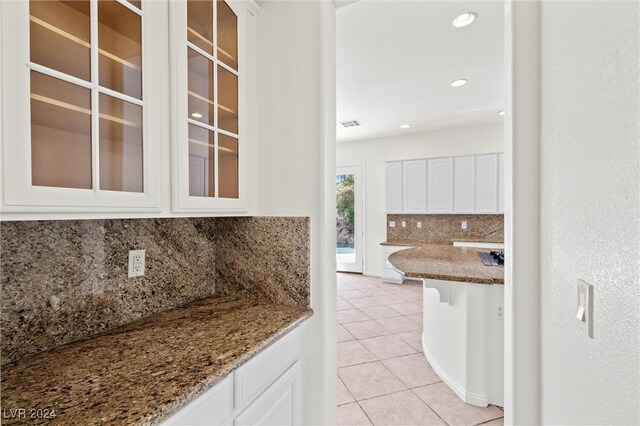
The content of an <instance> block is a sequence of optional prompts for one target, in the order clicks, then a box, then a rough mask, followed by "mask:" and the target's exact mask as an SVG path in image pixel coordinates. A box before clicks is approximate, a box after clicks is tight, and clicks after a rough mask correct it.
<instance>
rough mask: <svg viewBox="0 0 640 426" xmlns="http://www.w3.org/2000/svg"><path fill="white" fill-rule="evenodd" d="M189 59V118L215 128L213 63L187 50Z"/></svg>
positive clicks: (191, 50) (193, 51)
mask: <svg viewBox="0 0 640 426" xmlns="http://www.w3.org/2000/svg"><path fill="white" fill-rule="evenodd" d="M187 55H188V59H189V65H188V69H189V76H188V85H189V117H190V118H192V119H194V120H198V121H200V122H202V123H206V124H209V125H211V126H213V124H214V121H213V118H214V111H215V110H214V102H213V100H214V97H213V96H214V90H215V80H214V78H213V62H212V61H210V60H209V59H207V58H205V57H204V56H202V55H200V54H199V53H196V51H195V50H193V49H187Z"/></svg>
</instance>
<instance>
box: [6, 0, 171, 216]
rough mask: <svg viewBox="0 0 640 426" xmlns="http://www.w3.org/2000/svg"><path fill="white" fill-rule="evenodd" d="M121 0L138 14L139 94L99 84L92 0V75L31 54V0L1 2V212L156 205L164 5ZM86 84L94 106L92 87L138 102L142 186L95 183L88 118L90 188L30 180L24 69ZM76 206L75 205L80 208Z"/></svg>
mask: <svg viewBox="0 0 640 426" xmlns="http://www.w3.org/2000/svg"><path fill="white" fill-rule="evenodd" d="M120 3H121V4H122V5H123V6H125V7H127V8H129V9H131V10H133V11H134V12H136V13H138V14H139V15H141V16H142V63H143V68H142V70H143V71H142V82H143V88H142V101H140V100H138V99H134V98H131V97H129V96H126V95H124V94H121V93H119V92H115V91H113V90H109V89H107V88H104V87H100V86H99V85H98V82H97V80H96V79H95V76H96V75H97V74H96V71H95V70H97V69H98V55H97V49H98V45H97V43H98V39H97V25H98V23H97V13H96V10H97V9H96V8H97V0H91V8H92V13H91V32H92V35H91V37H92V40H91V44H92V54H91V69H92V76H93V78H92V82H87V81H84V80H81V79H78V78H76V77H73V76H70V75H67V74H64V73H62V72H59V71H56V70H53V69H50V68H47V67H44V66H41V65H38V64H34V63H31V62H30V59H29V55H30V53H29V52H30V47H29V2H28V1H14V2H0V15H1V16H0V22H1V25H0V28H1V33H0V41H1V45H0V51H1V58H0V59H1V62H2V73H1V75H2V114H3V116H2V124H3V128H2V161H3V185H4V188H3V189H4V191H3V195H4V196H3V200H2V211H3V212H78V211H80V210H81V211H83V212H132V211H140V212H157V211H160V180H161V179H160V177H159V172H160V150H161V143H160V140H161V138H162V134H161V131H160V126H159V122H160V120H161V118H160V117H161V115H162V114H161V112H162V111H161V108H162V97H161V96H162V95H161V94H162V77H161V75H162V72H160V71H161V69H160V68H161V67H163V66H164V64H162V62H161V60H160V59H161V58H160V57H159V56H158V55H157V54H154V52H157V51H158V49H163V48H165V46H163V45H162V40H163V29H165V30H166V26H163V25H162V23H163V22H165V21H166V5H164V4H163V3H161V2H155V1H150V0H143V3H144V5H143V11H142V12H140V11H138V10H137V9H136V8H134V7H132V6H131V5H130V4H129V3H126V2H120ZM31 70H34V71H39V72H41V73H43V74H46V75H49V76H52V77H55V78H58V79H61V80H64V81H67V82H70V83H73V84H76V85H78V86H82V87H85V88H88V89H91V90H92V111H93V115H96V116H97V114H96V112H97V102H98V101H97V98H98V93H105V94H108V95H110V96H113V97H116V98H118V99H121V100H125V101H127V102H131V103H134V104H137V105H142V106H143V168H144V169H143V185H144V186H143V192H141V193H135V192H124V191H107V190H101V189H100V185H99V172H98V165H99V141H98V138H97V135H96V134H95V132H96V131H97V129H96V123H97V119H96V118H95V117H94V118H93V121H92V162H91V163H92V164H91V165H92V189H77V188H58V187H45V186H34V185H32V182H31V177H32V174H31V113H30V102H31V101H30V97H31V96H30V95H31V93H30V71H31ZM79 208H81V209H79Z"/></svg>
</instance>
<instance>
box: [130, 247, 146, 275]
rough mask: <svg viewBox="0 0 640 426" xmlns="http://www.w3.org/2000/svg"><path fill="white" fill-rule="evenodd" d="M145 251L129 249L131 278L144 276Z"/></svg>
mask: <svg viewBox="0 0 640 426" xmlns="http://www.w3.org/2000/svg"><path fill="white" fill-rule="evenodd" d="M144 266H145V251H144V250H129V278H133V277H142V276H144Z"/></svg>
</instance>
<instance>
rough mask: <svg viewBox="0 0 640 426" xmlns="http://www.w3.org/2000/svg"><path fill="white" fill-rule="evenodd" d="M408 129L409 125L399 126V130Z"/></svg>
mask: <svg viewBox="0 0 640 426" xmlns="http://www.w3.org/2000/svg"><path fill="white" fill-rule="evenodd" d="M409 127H411V124H403V125H402V126H400V128H401V129H408V128H409Z"/></svg>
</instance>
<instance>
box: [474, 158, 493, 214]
mask: <svg viewBox="0 0 640 426" xmlns="http://www.w3.org/2000/svg"><path fill="white" fill-rule="evenodd" d="M497 212H498V155H497V154H488V155H478V156H477V157H476V213H487V214H491V213H497Z"/></svg>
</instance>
